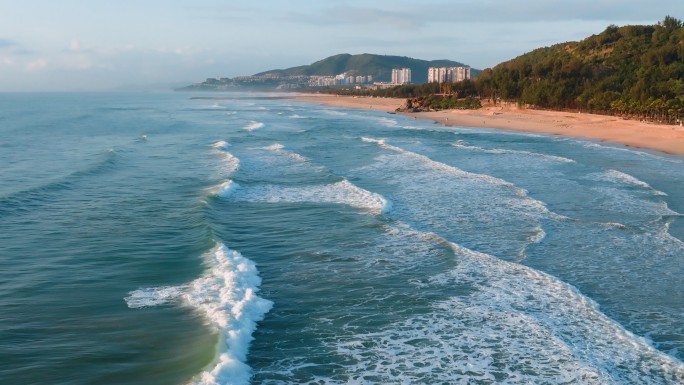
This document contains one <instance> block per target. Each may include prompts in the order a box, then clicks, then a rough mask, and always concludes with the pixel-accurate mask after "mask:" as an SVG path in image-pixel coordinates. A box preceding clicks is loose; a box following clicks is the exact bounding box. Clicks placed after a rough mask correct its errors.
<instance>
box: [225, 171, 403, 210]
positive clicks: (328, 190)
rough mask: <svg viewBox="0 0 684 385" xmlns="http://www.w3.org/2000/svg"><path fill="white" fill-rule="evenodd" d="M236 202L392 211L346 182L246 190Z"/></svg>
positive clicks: (376, 197)
mask: <svg viewBox="0 0 684 385" xmlns="http://www.w3.org/2000/svg"><path fill="white" fill-rule="evenodd" d="M235 199H236V200H243V199H244V200H247V201H250V202H266V203H283V202H285V203H334V204H343V205H347V206H350V207H354V208H358V209H362V210H364V211H366V212H368V213H369V214H371V215H378V214H382V213H384V212H386V211H387V210H389V209H390V208H391V204H390V203H389V201H387V199H385V198H384V197H383V196H381V195H379V194H376V193H373V192H370V191H368V190H364V189H362V188H360V187H358V186H356V185H354V184H352V183H350V182H349V181H347V180H346V179H345V180H342V181H339V182H337V183H333V184H327V185H318V186H306V187H281V186H276V185H263V186H252V187H249V188H247V187H245V188H244V189H243V190H241V193H240V194H238V195H237V196H236V197H235Z"/></svg>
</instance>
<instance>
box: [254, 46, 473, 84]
mask: <svg viewBox="0 0 684 385" xmlns="http://www.w3.org/2000/svg"><path fill="white" fill-rule="evenodd" d="M459 66H464V64H462V63H459V62H455V61H451V60H432V61H428V60H419V59H412V58H409V57H405V56H387V55H373V54H368V53H365V54H361V55H350V54H346V53H345V54H340V55H335V56H330V57H328V58H325V59H323V60H319V61H317V62H315V63H313V64H311V65H305V66H299V67H292V68H288V69H284V70H271V71H266V72H261V73H258V74H255V75H254V76H264V75H278V76H280V77H287V76H298V75H305V76H311V75H321V76H334V75H339V74H341V73H344V72H351V73H354V74H355V75H364V76H367V75H371V76H373V79H374V80H375V81H389V80H390V78H391V75H392V68H410V69H411V77H412V78H413V82H414V83H425V82H427V70H428V68H430V67H459Z"/></svg>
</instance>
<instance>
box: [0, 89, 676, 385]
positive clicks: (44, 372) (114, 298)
mask: <svg viewBox="0 0 684 385" xmlns="http://www.w3.org/2000/svg"><path fill="white" fill-rule="evenodd" d="M211 95H214V94H211ZM190 96H193V95H189V94H182V93H136V94H0V106H1V107H2V108H0V166H1V167H0V180H1V181H2V183H0V379H2V381H0V382H2V383H11V384H94V383H97V384H214V383H218V384H246V383H250V382H251V383H254V384H301V383H316V384H347V383H355V384H377V383H383V384H396V383H406V384H408V383H420V384H434V383H449V384H493V383H507V384H528V383H540V384H541V383H544V384H632V383H642V384H679V383H682V382H684V364H682V359H684V321H682V320H684V285H683V284H682V276H683V274H684V242H683V241H682V240H684V218H682V214H681V213H684V189H682V188H681V186H682V182H683V181H684V158H682V157H676V156H667V155H662V154H656V153H650V152H645V151H639V150H634V149H628V148H623V147H620V146H611V145H604V144H601V143H596V142H588V141H579V140H575V139H570V138H559V137H551V136H541V135H531V134H517V133H505V132H500V131H494V130H482V129H468V128H453V127H442V126H439V125H436V124H432V123H430V122H428V121H421V120H414V119H410V118H406V117H403V116H399V115H389V114H386V113H380V112H373V111H355V110H344V109H335V108H330V107H322V106H318V105H312V104H304V103H296V102H294V101H292V100H288V99H283V98H278V97H275V96H277V95H266V96H265V95H264V94H216V96H218V98H214V99H208V98H202V99H191V98H190Z"/></svg>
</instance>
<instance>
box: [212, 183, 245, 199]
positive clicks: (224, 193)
mask: <svg viewBox="0 0 684 385" xmlns="http://www.w3.org/2000/svg"><path fill="white" fill-rule="evenodd" d="M238 187H239V185H238V184H237V183H235V182H233V181H232V180H224V181H223V182H221V183H219V184H218V185H216V186H214V187H211V188H209V190H208V193H209V196H212V197H219V198H226V197H228V196H230V194H232V193H233V191H235V189H236V188H238Z"/></svg>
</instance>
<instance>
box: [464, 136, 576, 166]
mask: <svg viewBox="0 0 684 385" xmlns="http://www.w3.org/2000/svg"><path fill="white" fill-rule="evenodd" d="M451 146H452V147H456V148H459V149H462V150H469V151H477V152H484V153H486V154H514V155H526V156H534V157H539V158H542V159H547V160H554V161H557V162H563V163H577V162H575V161H574V160H573V159H569V158H565V157H562V156H557V155H549V154H540V153H537V152H531V151H522V150H509V149H504V148H492V149H489V148H482V147H477V146H468V145H466V144H465V143H464V142H463V141H462V140H459V141H456V142H455V143H452V144H451Z"/></svg>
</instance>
